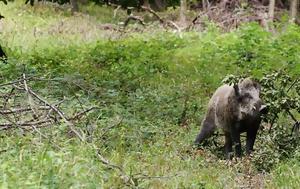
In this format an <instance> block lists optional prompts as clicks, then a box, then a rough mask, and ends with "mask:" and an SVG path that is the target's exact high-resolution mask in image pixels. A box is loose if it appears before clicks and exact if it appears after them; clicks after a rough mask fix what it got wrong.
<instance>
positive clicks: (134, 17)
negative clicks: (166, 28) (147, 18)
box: [124, 15, 146, 28]
mask: <svg viewBox="0 0 300 189" xmlns="http://www.w3.org/2000/svg"><path fill="white" fill-rule="evenodd" d="M130 20H135V21H138V22H139V23H140V24H141V25H143V26H145V25H146V24H145V23H144V20H143V19H142V18H140V17H139V16H133V15H130V16H128V17H127V19H126V20H125V22H124V28H125V27H126V26H127V25H128V23H129V21H130Z"/></svg>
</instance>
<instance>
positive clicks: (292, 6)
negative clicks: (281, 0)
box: [290, 0, 298, 22]
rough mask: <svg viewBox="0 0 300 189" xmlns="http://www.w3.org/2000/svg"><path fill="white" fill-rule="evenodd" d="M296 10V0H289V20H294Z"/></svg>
mask: <svg viewBox="0 0 300 189" xmlns="http://www.w3.org/2000/svg"><path fill="white" fill-rule="evenodd" d="M297 10H298V0H291V4H290V21H291V22H295V20H296V17H297Z"/></svg>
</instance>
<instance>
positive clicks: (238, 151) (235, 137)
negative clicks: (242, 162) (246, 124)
mask: <svg viewBox="0 0 300 189" xmlns="http://www.w3.org/2000/svg"><path fill="white" fill-rule="evenodd" d="M239 128H240V123H236V124H233V125H232V126H231V129H230V132H231V140H232V142H233V146H234V149H235V155H236V156H237V157H241V155H242V147H241V139H240V132H239Z"/></svg>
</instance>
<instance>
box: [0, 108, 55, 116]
mask: <svg viewBox="0 0 300 189" xmlns="http://www.w3.org/2000/svg"><path fill="white" fill-rule="evenodd" d="M49 109H50V107H49V106H40V107H38V110H49ZM28 111H31V107H26V108H15V109H6V110H0V114H2V115H7V114H15V113H22V112H28Z"/></svg>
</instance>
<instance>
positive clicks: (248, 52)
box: [0, 6, 300, 188]
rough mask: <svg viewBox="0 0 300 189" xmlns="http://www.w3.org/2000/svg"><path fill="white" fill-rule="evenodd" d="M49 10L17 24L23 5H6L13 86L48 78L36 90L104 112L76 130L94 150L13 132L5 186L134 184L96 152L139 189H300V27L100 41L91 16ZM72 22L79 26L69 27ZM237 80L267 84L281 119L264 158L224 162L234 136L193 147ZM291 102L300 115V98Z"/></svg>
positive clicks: (268, 136)
mask: <svg viewBox="0 0 300 189" xmlns="http://www.w3.org/2000/svg"><path fill="white" fill-rule="evenodd" d="M3 7H4V6H3ZM0 8H1V11H2V6H1V7H0ZM44 9H45V7H44V8H37V9H36V10H35V11H31V10H30V11H26V10H22V12H21V14H23V15H24V17H16V19H15V20H13V19H9V17H10V16H9V15H10V14H11V15H17V14H18V13H20V12H18V11H16V10H18V9H13V7H8V8H7V9H3V12H4V13H5V15H7V16H6V18H8V19H6V21H5V22H4V23H3V24H6V26H7V27H5V29H3V32H2V33H1V35H0V36H1V38H0V41H1V45H2V47H4V50H5V51H6V52H7V55H8V64H1V69H0V77H1V83H5V82H9V81H15V80H17V79H18V78H19V77H20V75H21V74H22V73H23V72H26V74H27V75H28V77H30V76H32V77H38V78H44V79H45V81H39V82H35V83H31V86H32V88H33V89H34V90H35V91H37V92H38V94H40V95H42V96H47V97H49V99H48V100H49V101H55V100H57V99H61V98H63V97H65V98H66V99H67V102H68V103H67V104H66V106H65V107H63V108H64V110H65V111H67V112H68V111H70V112H72V111H75V110H76V109H78V108H80V106H79V105H78V101H80V102H81V106H86V107H88V106H92V105H96V106H97V107H99V110H96V111H94V112H92V113H90V114H89V115H88V117H87V121H86V122H84V123H79V124H77V125H76V128H77V129H79V130H81V131H82V133H84V137H85V139H86V142H80V141H79V139H78V138H76V137H74V136H73V137H72V136H69V135H68V129H67V126H66V125H65V124H64V123H61V124H58V125H56V126H53V127H49V128H43V129H39V131H40V133H42V134H44V135H46V138H45V137H42V135H41V134H40V133H38V132H35V131H34V130H33V131H30V132H26V131H23V130H21V129H14V130H8V131H1V134H0V135H1V138H0V140H1V141H0V151H1V158H0V175H1V177H0V184H1V187H11V188H20V187H27V188H35V187H36V188H41V187H47V188H48V187H53V188H70V187H74V188H79V187H85V188H96V187H99V186H100V187H105V188H110V187H113V188H123V187H126V184H128V183H124V175H122V174H120V171H118V169H114V168H111V167H107V166H105V164H103V163H102V162H101V161H99V158H98V156H97V153H96V152H95V149H97V150H99V151H100V152H101V154H102V155H103V156H104V157H106V158H107V159H108V160H109V161H111V162H112V163H113V164H116V165H119V166H120V167H122V169H123V170H124V172H125V173H126V175H127V176H129V177H130V178H132V180H133V181H134V184H135V185H136V186H138V187H139V188H224V187H228V188H233V187H242V186H245V185H246V186H249V187H261V186H266V187H269V188H274V187H290V188H298V187H299V185H300V183H299V180H300V179H299V170H300V169H299V168H300V164H299V161H298V159H299V155H300V152H299V149H298V148H297V147H299V138H298V137H297V136H296V135H292V136H291V135H290V134H291V130H292V127H293V124H294V121H293V120H292V119H291V118H290V117H289V116H288V115H287V114H286V112H285V109H284V108H285V107H286V106H285V105H286V101H289V100H295V99H296V98H298V97H299V93H297V92H299V90H298V87H299V84H297V85H293V87H292V88H291V89H290V90H289V91H287V90H285V89H286V88H285V89H284V90H281V89H283V88H284V87H289V86H291V85H290V84H292V83H293V81H295V80H296V79H298V78H299V73H300V56H299V53H298V52H299V51H300V28H299V27H298V26H295V25H289V26H288V27H285V28H284V30H283V31H279V32H278V33H277V34H276V35H273V34H271V33H269V32H266V31H265V30H264V29H262V28H261V27H260V26H258V25H257V24H248V25H244V26H242V27H241V28H239V29H237V30H235V31H232V32H229V33H221V32H219V31H218V28H217V27H215V26H214V25H213V24H211V25H209V26H208V27H207V29H206V30H205V31H204V32H202V33H194V32H189V33H181V34H180V35H179V34H177V33H168V32H164V31H148V32H144V33H143V34H139V33H132V34H127V35H124V36H119V35H117V34H116V36H113V37H112V36H109V35H108V34H107V33H105V31H98V30H96V31H95V32H94V33H92V32H91V31H94V30H93V28H94V27H92V26H90V25H92V24H89V22H91V21H90V20H89V18H88V17H84V16H78V17H75V18H71V17H69V15H68V14H64V13H62V12H58V13H57V12H55V11H57V10H53V9H50V10H48V9H46V10H44ZM13 11H16V12H13ZM52 11H53V12H52ZM31 15H35V16H39V18H40V20H38V19H35V17H31ZM49 15H50V16H49ZM33 18H34V19H33ZM61 19H64V23H63V24H64V26H65V28H69V30H63V29H62V28H60V27H59V25H60V23H61ZM80 19H82V20H84V21H86V23H87V24H86V25H84V24H83V22H82V23H79V22H76V21H78V20H80ZM45 20H47V21H48V22H45ZM74 20H75V21H74ZM68 23H71V24H70V25H72V27H69V25H68ZM74 23H75V24H74ZM33 25H34V27H32V26H33ZM29 26H30V27H29ZM80 26H82V28H81V27H80ZM83 27H88V28H89V29H90V30H89V32H90V33H88V32H87V31H86V30H84V29H83ZM24 28H35V29H32V30H29V31H28V29H24ZM20 31H23V32H20ZM82 31H83V32H82ZM99 32H100V33H101V35H99ZM86 33H88V35H86ZM91 36H92V37H91ZM25 42H26V43H25ZM24 67H25V69H24ZM279 70H282V72H279ZM272 74H279V75H280V74H281V75H280V76H279V75H272ZM228 75H236V76H243V77H244V76H252V77H255V78H257V79H259V80H261V81H262V83H263V85H264V87H266V93H265V100H266V101H267V102H268V103H270V104H269V105H270V106H272V108H271V113H272V112H273V111H277V113H278V114H277V117H276V120H275V122H274V125H273V127H272V129H271V130H270V132H269V129H270V127H269V124H267V123H264V124H263V125H262V128H261V130H260V131H259V136H258V139H257V143H256V144H255V146H254V148H255V149H256V152H255V153H254V154H253V156H252V157H251V158H243V159H241V160H236V161H232V162H225V161H224V160H222V159H223V156H222V154H223V153H222V149H221V146H222V144H223V142H222V141H221V140H222V138H223V137H213V138H212V140H211V141H209V142H211V143H209V144H208V145H207V146H206V147H205V148H204V149H203V150H196V149H194V148H193V147H192V141H193V140H194V137H195V136H196V133H197V132H198V131H199V127H200V125H199V122H200V121H201V118H202V117H203V113H204V111H205V108H206V106H207V102H208V99H209V97H210V96H211V94H212V93H213V92H214V90H215V89H216V87H218V86H219V85H220V84H221V83H222V80H223V79H224V78H225V77H226V76H228ZM51 80H60V81H62V82H55V83H52V82H51ZM285 80H287V81H286V82H285ZM268 86H269V88H268ZM281 87H283V88H281ZM5 90H6V89H3V88H1V92H2V93H6V92H7V91H5ZM269 92H271V94H270V93H269ZM272 92H273V93H274V94H273V93H272ZM283 92H284V93H283ZM283 94H284V95H283ZM287 95H289V96H287ZM75 97H76V98H75ZM285 97H287V98H288V99H284V98H285ZM282 100H284V102H283V101H282ZM272 103H273V104H272ZM276 103H279V104H276ZM289 104H290V105H293V106H289V108H290V109H289V110H291V113H293V114H294V115H295V117H296V118H297V119H299V109H298V108H299V102H297V101H293V102H289ZM276 108H277V109H276ZM273 113H274V112H273ZM0 121H2V120H1V119H0ZM215 144H216V145H215ZM249 183H250V184H249ZM253 183H254V184H253ZM255 183H256V184H255ZM128 187H132V185H131V186H128Z"/></svg>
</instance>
